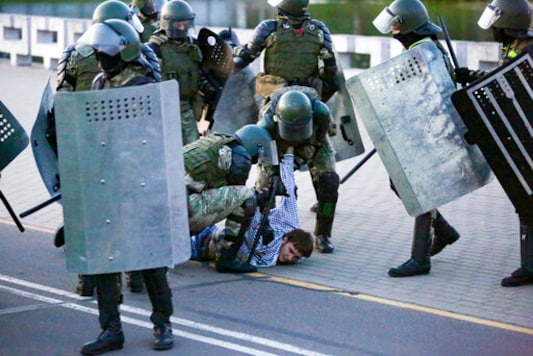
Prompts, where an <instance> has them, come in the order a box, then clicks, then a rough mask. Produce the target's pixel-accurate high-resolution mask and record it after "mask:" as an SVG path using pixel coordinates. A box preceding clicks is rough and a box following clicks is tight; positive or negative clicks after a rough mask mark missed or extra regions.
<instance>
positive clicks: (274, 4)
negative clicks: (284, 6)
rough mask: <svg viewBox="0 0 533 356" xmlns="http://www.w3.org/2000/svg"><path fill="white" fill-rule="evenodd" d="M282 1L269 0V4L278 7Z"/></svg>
mask: <svg viewBox="0 0 533 356" xmlns="http://www.w3.org/2000/svg"><path fill="white" fill-rule="evenodd" d="M282 2H283V0H268V4H269V5H270V6H272V7H278V5H279V4H281V3H282Z"/></svg>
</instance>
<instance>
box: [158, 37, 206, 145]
mask: <svg viewBox="0 0 533 356" xmlns="http://www.w3.org/2000/svg"><path fill="white" fill-rule="evenodd" d="M148 46H149V47H150V48H152V49H153V51H154V52H155V53H156V55H157V57H158V58H159V60H160V63H161V70H162V80H170V79H175V80H177V81H178V82H179V88H180V93H179V99H180V115H181V127H182V138H183V144H184V145H186V144H188V143H191V142H193V141H195V140H197V139H198V137H199V132H198V126H197V122H198V121H200V120H201V118H202V111H203V107H204V99H203V97H202V92H205V91H206V90H205V88H206V87H207V86H208V82H207V80H206V78H205V76H204V74H203V72H202V70H201V64H202V52H201V51H200V48H199V47H198V45H197V44H196V40H195V39H193V38H192V37H189V38H188V41H187V42H179V41H176V40H173V39H170V38H168V37H167V35H166V34H165V32H164V30H158V31H156V32H155V33H154V34H153V35H152V36H151V37H150V40H149V42H148Z"/></svg>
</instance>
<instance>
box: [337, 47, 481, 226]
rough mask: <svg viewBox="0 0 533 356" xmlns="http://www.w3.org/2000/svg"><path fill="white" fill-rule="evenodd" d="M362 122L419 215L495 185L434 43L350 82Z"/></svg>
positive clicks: (407, 202) (412, 211)
mask: <svg viewBox="0 0 533 356" xmlns="http://www.w3.org/2000/svg"><path fill="white" fill-rule="evenodd" d="M347 87H348V91H349V92H350V94H351V96H352V99H353V101H354V103H355V108H356V112H357V116H358V117H359V118H361V119H362V120H363V123H364V125H365V127H366V129H367V132H368V134H369V136H370V138H371V140H372V142H373V144H374V146H375V147H376V149H377V152H378V154H379V156H380V158H381V160H382V161H383V164H384V165H385V168H386V169H387V172H388V173H389V176H390V177H391V179H392V181H393V183H394V185H395V186H396V189H397V191H398V193H399V195H400V197H401V199H402V202H403V204H404V206H405V208H406V210H407V212H408V213H409V215H411V216H418V215H420V214H422V213H424V212H427V211H429V210H431V209H434V208H437V207H439V206H441V205H443V204H446V203H448V202H451V201H453V200H455V199H457V198H459V197H461V196H463V195H466V194H468V193H470V192H472V191H474V190H476V189H478V188H480V187H482V186H483V185H485V184H487V183H488V182H489V181H490V180H491V179H492V174H491V170H490V167H489V166H488V164H487V162H486V161H485V159H484V158H483V155H482V154H481V151H480V150H479V148H478V147H477V146H475V145H469V144H467V143H466V142H465V140H464V137H463V135H464V133H465V132H466V127H465V125H464V123H463V121H462V120H461V117H460V116H459V114H458V113H457V111H456V110H455V108H454V106H453V105H452V102H451V98H450V97H451V94H452V93H453V92H454V91H455V85H454V83H453V81H452V79H451V77H450V75H449V73H448V70H447V68H446V65H445V63H444V61H443V57H442V53H441V52H440V51H439V49H438V48H437V47H436V45H435V44H434V43H433V42H426V43H422V44H420V45H418V46H416V47H415V48H413V49H411V50H409V51H406V52H404V53H402V54H400V55H398V56H396V57H394V58H391V59H390V60H388V61H386V62H383V63H381V64H380V65H377V66H375V67H372V68H370V69H367V70H365V71H364V72H362V73H360V74H359V75H356V76H354V77H352V78H350V80H348V83H347Z"/></svg>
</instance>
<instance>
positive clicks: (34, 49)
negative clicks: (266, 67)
mask: <svg viewBox="0 0 533 356" xmlns="http://www.w3.org/2000/svg"><path fill="white" fill-rule="evenodd" d="M90 25H91V21H90V20H85V19H66V18H60V17H44V16H27V15H13V14H2V13H0V52H1V53H7V54H9V58H10V61H11V64H12V65H13V66H24V65H26V66H29V65H32V63H33V60H34V59H35V58H41V59H42V63H43V66H44V67H45V68H46V69H55V67H56V65H57V61H58V59H59V58H60V56H61V52H62V51H63V49H64V48H65V47H67V46H68V45H69V44H71V43H74V42H75V41H76V40H77V39H78V38H79V37H80V36H81V34H82V33H83V32H84V31H85V30H86V29H87V28H88V27H89V26H90ZM198 27H200V26H198ZM212 30H213V31H218V30H221V28H212ZM235 31H236V32H237V35H238V36H239V38H240V39H241V41H245V40H246V39H247V38H248V37H249V36H250V34H251V30H250V29H235ZM333 42H334V45H335V48H336V49H337V52H338V53H339V56H340V58H341V65H342V67H343V69H344V70H345V71H347V72H352V71H355V72H357V71H360V70H361V69H364V68H357V67H354V65H353V64H352V57H353V55H355V54H360V55H366V56H368V57H369V65H370V66H374V65H376V64H379V63H381V62H383V61H385V60H387V59H389V58H391V57H393V56H395V55H397V54H399V53H400V52H401V51H402V48H401V45H400V43H399V42H398V41H396V40H394V39H393V38H391V37H381V36H361V35H333ZM443 44H444V45H445V43H444V41H443ZM452 46H453V48H454V51H455V54H456V57H457V60H458V62H459V63H460V65H461V66H465V67H468V68H471V69H490V68H493V67H495V66H496V65H497V62H498V60H499V56H500V45H499V44H498V43H495V42H469V41H452ZM256 62H259V61H256ZM254 65H256V66H257V65H259V63H255V64H254Z"/></svg>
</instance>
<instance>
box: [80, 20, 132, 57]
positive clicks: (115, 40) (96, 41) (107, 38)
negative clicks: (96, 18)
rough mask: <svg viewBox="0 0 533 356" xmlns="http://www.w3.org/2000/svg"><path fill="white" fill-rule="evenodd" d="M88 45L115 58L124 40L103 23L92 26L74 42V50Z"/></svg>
mask: <svg viewBox="0 0 533 356" xmlns="http://www.w3.org/2000/svg"><path fill="white" fill-rule="evenodd" d="M82 45H88V46H91V47H92V48H94V49H95V50H96V51H99V52H103V53H105V54H107V55H109V56H116V55H117V54H118V53H119V52H120V50H121V49H122V48H123V46H124V45H125V39H124V38H123V37H122V36H120V35H119V34H118V33H116V32H115V30H113V29H112V28H111V27H110V26H108V25H106V24H105V23H102V22H98V23H95V24H93V25H92V26H91V27H89V29H88V30H87V31H86V32H85V33H84V34H83V35H82V36H81V37H80V38H79V40H78V42H76V48H79V47H81V46H82Z"/></svg>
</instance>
